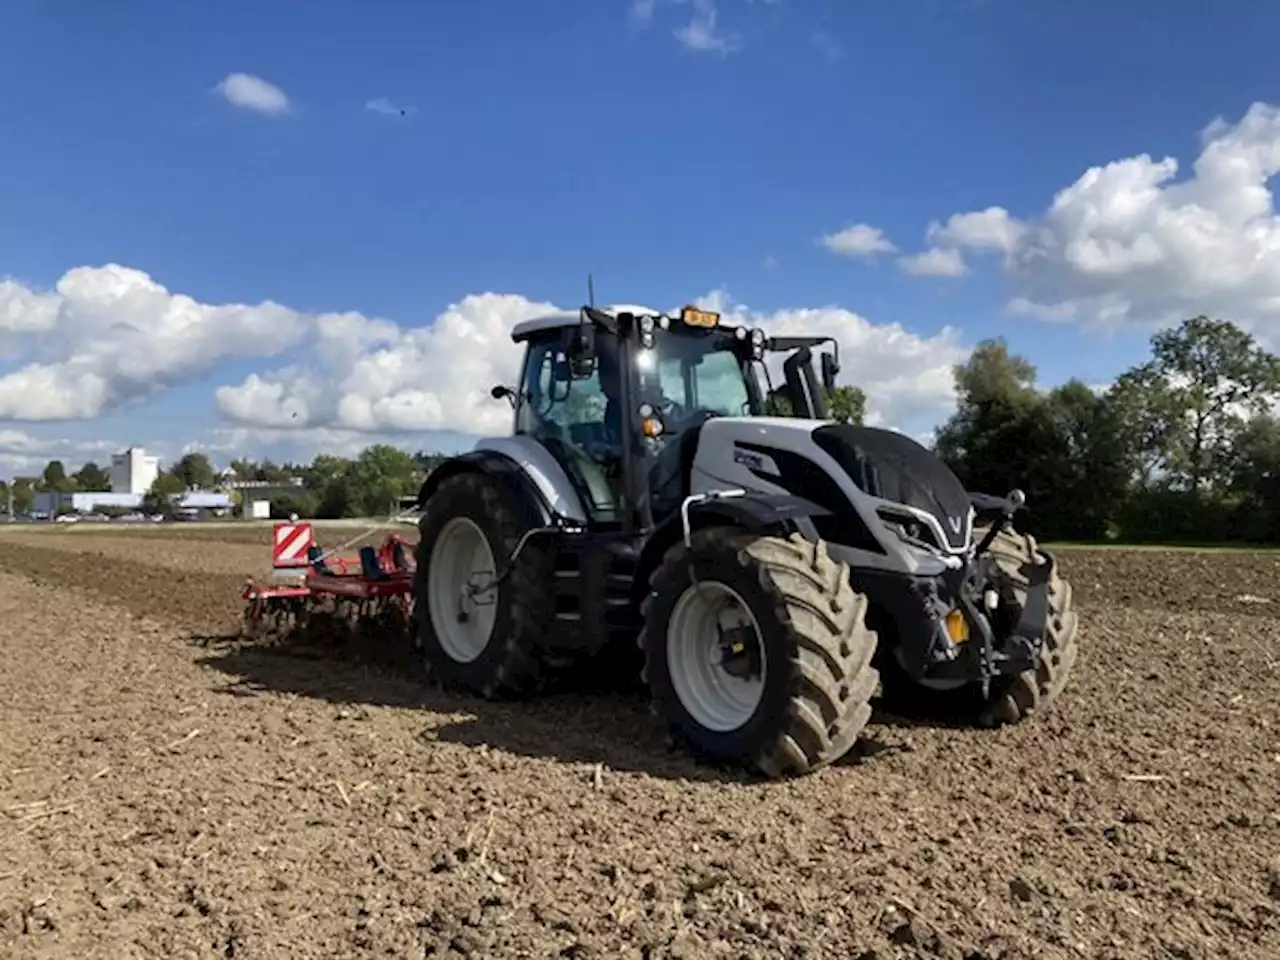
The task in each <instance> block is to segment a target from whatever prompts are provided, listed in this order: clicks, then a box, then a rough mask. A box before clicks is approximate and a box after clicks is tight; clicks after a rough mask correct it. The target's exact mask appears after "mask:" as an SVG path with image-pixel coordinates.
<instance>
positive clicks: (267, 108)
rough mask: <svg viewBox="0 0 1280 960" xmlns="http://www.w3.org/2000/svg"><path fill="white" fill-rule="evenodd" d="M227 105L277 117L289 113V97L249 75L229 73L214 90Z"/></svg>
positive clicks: (273, 85)
mask: <svg viewBox="0 0 1280 960" xmlns="http://www.w3.org/2000/svg"><path fill="white" fill-rule="evenodd" d="M214 89H215V90H216V91H217V92H218V93H220V94H221V95H222V96H223V97H224V98H226V100H227V102H228V103H231V104H234V105H235V106H237V107H242V108H244V109H245V110H253V111H254V112H256V113H262V114H266V115H267V116H269V117H278V116H280V115H282V114H285V113H288V112H289V97H288V95H287V94H286V93H285V92H284V91H283V90H281V89H280V88H279V87H277V86H276V85H275V84H274V83H269V82H267V81H266V80H263V79H262V78H261V77H255V76H254V75H253V74H250V73H229V74H227V75H226V76H225V77H223V78H222V80H221V81H220V82H219V83H218V85H217V86H216V87H215V88H214Z"/></svg>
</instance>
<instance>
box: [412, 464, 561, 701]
mask: <svg viewBox="0 0 1280 960" xmlns="http://www.w3.org/2000/svg"><path fill="white" fill-rule="evenodd" d="M506 498H507V494H506V493H505V492H503V491H500V490H499V489H498V488H497V486H496V485H495V484H494V483H493V482H492V481H491V480H490V479H489V478H488V477H486V476H484V475H483V474H479V473H464V474H459V475H457V476H453V477H450V478H448V479H447V480H445V481H444V482H443V483H441V484H440V486H439V488H438V489H437V490H436V492H435V493H434V494H433V495H432V497H431V499H430V500H429V501H428V502H427V504H426V506H425V508H424V510H423V516H422V519H421V520H420V521H419V523H418V528H419V531H420V540H419V545H418V570H417V574H416V577H415V585H416V589H417V591H418V593H417V600H416V602H415V604H414V608H415V609H414V614H415V619H416V620H417V635H418V645H419V646H420V647H421V648H422V653H423V656H424V658H425V660H426V663H427V666H428V668H430V669H431V670H433V671H434V672H435V673H436V675H437V676H439V677H440V678H441V680H443V681H444V682H445V683H447V684H450V685H455V686H460V687H463V688H465V689H468V690H471V691H474V692H475V693H479V694H480V695H481V696H484V697H489V698H494V697H500V696H512V695H517V694H523V693H528V692H531V691H533V690H536V689H537V688H538V687H539V686H540V685H541V683H542V680H543V674H544V672H545V671H544V663H543V657H542V653H541V649H540V647H539V644H538V641H539V639H540V638H542V637H543V636H545V635H546V633H547V632H548V631H549V629H550V627H551V621H552V618H553V615H554V602H553V599H552V579H551V578H552V568H551V562H550V558H549V557H548V556H547V554H546V552H545V550H544V549H543V548H542V547H540V546H539V545H538V544H536V543H533V542H530V543H528V544H526V545H525V548H524V550H523V551H521V554H520V557H519V558H518V559H517V561H516V564H515V567H514V568H513V569H512V570H511V572H510V573H509V574H508V575H507V576H506V577H505V578H504V579H503V580H502V581H501V582H496V581H497V577H498V576H499V575H500V574H501V573H502V568H503V565H504V564H506V562H507V560H508V558H509V557H510V556H511V555H512V553H513V552H514V551H515V548H516V546H517V544H518V543H519V540H520V536H521V534H522V533H523V531H522V529H521V527H520V524H519V522H518V520H517V519H516V514H515V512H514V511H513V510H512V509H511V505H510V504H509V503H508V502H507V499H506Z"/></svg>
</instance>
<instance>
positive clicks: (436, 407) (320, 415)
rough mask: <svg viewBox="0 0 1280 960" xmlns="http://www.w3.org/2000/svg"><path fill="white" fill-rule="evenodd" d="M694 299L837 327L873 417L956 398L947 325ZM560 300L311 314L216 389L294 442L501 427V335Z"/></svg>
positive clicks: (911, 415) (924, 416)
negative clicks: (286, 352) (411, 319)
mask: <svg viewBox="0 0 1280 960" xmlns="http://www.w3.org/2000/svg"><path fill="white" fill-rule="evenodd" d="M698 302H699V303H701V304H703V305H705V306H709V307H712V308H715V309H719V310H721V311H723V312H724V313H725V315H726V318H727V319H728V320H729V321H730V322H735V323H741V322H749V323H751V324H753V325H759V326H763V327H764V328H765V329H766V330H769V331H771V332H773V333H777V334H780V335H788V334H803V333H808V334H816V335H829V336H834V337H836V338H837V339H838V341H839V343H840V355H841V362H842V365H843V370H842V371H841V377H840V379H841V381H842V382H845V383H851V384H856V385H858V386H860V387H862V388H863V389H864V390H866V391H867V394H868V398H869V402H868V410H869V414H870V416H871V417H872V419H873V420H874V421H875V422H882V423H888V424H890V425H893V426H898V425H902V427H903V428H906V427H911V426H914V427H916V428H917V429H926V428H929V427H932V426H933V425H934V424H935V423H936V422H939V421H940V420H941V419H943V418H944V417H945V416H946V415H947V414H948V413H949V411H950V408H951V406H952V405H953V403H954V387H953V383H952V372H951V371H952V366H953V365H954V364H956V363H958V362H961V361H962V360H963V359H964V358H965V357H966V356H967V355H968V349H967V348H966V347H964V346H962V345H961V343H960V339H959V334H958V332H957V331H956V330H954V329H951V328H947V329H944V330H942V331H940V332H939V333H938V334H936V335H934V336H922V335H920V334H916V333H912V332H910V331H908V330H906V329H905V328H903V327H902V326H900V325H898V324H876V323H872V322H871V321H870V320H867V319H866V318H865V317H862V316H860V315H859V314H857V313H854V312H852V311H850V310H846V309H842V308H838V307H822V308H790V309H783V310H777V311H773V312H769V313H760V312H756V311H752V310H750V309H749V308H747V307H745V306H743V305H741V304H736V303H734V302H733V301H731V300H730V299H729V298H728V296H727V294H725V293H724V292H722V291H715V292H713V293H710V294H708V295H707V296H705V297H703V298H701V299H700V300H699V301H698ZM560 309H562V308H560V307H557V306H556V305H554V304H551V303H538V302H534V301H530V300H528V299H526V298H524V297H521V296H518V295H515V294H497V293H486V294H478V295H474V296H470V297H467V298H465V299H464V300H462V301H461V302H459V303H457V304H453V305H451V306H450V307H449V308H448V309H447V310H446V311H445V312H444V313H442V314H441V315H440V316H439V317H437V318H436V320H435V321H434V322H433V323H432V324H431V325H430V326H428V327H409V328H406V327H400V326H397V325H396V324H394V323H391V322H390V321H386V320H370V319H367V318H364V317H361V316H359V315H351V314H347V315H341V316H331V317H325V318H321V319H320V320H319V321H318V322H317V325H316V331H317V332H316V338H315V342H314V347H313V350H312V355H311V357H310V359H309V360H308V361H307V362H306V363H304V364H301V365H293V366H290V367H285V368H282V369H279V370H276V371H273V372H272V373H270V374H266V375H259V374H251V375H250V376H248V377H246V378H245V379H244V380H243V381H241V382H240V383H238V384H234V385H227V386H223V387H220V388H219V389H218V390H217V392H216V400H217V405H218V408H219V410H220V412H221V413H222V414H223V415H224V416H225V417H227V418H228V419H230V420H232V421H234V422H235V423H237V424H238V425H239V426H240V427H242V428H246V429H250V430H266V431H269V432H270V435H271V436H273V437H276V438H279V437H282V436H287V435H288V433H289V432H290V431H293V432H294V433H295V434H296V435H297V436H298V437H299V441H301V437H302V435H303V434H304V433H310V434H312V435H318V436H325V437H328V438H331V439H336V438H346V441H347V442H356V440H354V439H351V438H357V439H358V438H360V437H364V440H363V442H364V443H367V442H370V440H369V438H370V437H374V436H377V437H394V436H400V437H401V438H404V437H405V436H406V435H408V436H409V437H412V436H413V435H415V434H420V433H423V432H435V431H454V432H457V433H462V434H472V435H475V434H503V433H507V432H509V431H510V429H511V410H510V407H509V406H508V405H507V404H506V403H505V402H500V401H495V400H493V399H492V398H491V397H490V396H489V389H490V388H491V387H492V386H493V385H494V384H496V383H513V382H515V380H516V379H517V378H518V376H519V367H520V361H521V357H522V348H521V347H520V346H518V345H516V344H514V343H513V342H512V341H511V329H512V327H513V326H514V325H515V324H516V323H518V322H519V321H521V320H525V319H528V318H531V317H535V316H541V315H545V314H548V313H553V312H557V311H559V310H560ZM668 309H670V310H672V311H673V312H674V310H675V309H676V307H675V305H672V306H670V307H669V308H668ZM317 431H319V432H320V433H319V434H317V433H316V432H317ZM238 436H240V437H241V438H243V437H245V436H248V434H243V433H242V434H239V435H238ZM411 445H412V443H411Z"/></svg>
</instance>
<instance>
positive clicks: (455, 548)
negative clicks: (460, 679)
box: [427, 517, 498, 663]
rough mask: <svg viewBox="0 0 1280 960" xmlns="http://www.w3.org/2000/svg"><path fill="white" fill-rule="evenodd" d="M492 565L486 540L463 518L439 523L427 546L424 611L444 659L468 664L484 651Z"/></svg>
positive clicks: (489, 627)
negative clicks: (445, 655)
mask: <svg viewBox="0 0 1280 960" xmlns="http://www.w3.org/2000/svg"><path fill="white" fill-rule="evenodd" d="M496 569H497V564H496V563H494V560H493V551H492V550H490V549H489V541H488V540H487V539H486V538H485V535H484V531H482V530H481V529H480V528H479V527H478V526H476V524H475V523H474V522H473V521H471V520H469V519H467V518H466V517H454V518H453V519H452V520H450V521H449V522H448V523H446V524H445V525H444V529H442V530H441V531H440V534H439V536H437V537H436V542H435V543H434V544H433V545H432V547H431V568H430V570H429V571H428V573H427V601H428V603H427V610H428V615H429V616H430V617H431V626H432V627H434V628H435V634H436V637H437V638H438V639H439V641H440V646H441V647H443V648H444V652H445V653H446V654H448V656H449V658H450V659H452V660H456V661H457V662H459V663H470V662H471V661H472V660H475V659H476V658H477V657H478V656H480V654H482V653H484V649H485V647H487V646H488V645H489V637H490V635H491V634H492V633H493V622H494V619H495V617H496V616H497V611H498V588H497V587H496V586H495V585H493V578H494V575H495V572H496Z"/></svg>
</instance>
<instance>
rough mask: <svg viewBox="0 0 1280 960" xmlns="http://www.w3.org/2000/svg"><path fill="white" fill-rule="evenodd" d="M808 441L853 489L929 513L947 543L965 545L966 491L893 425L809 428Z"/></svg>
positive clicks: (967, 522) (923, 449)
mask: <svg viewBox="0 0 1280 960" xmlns="http://www.w3.org/2000/svg"><path fill="white" fill-rule="evenodd" d="M813 441H814V443H816V444H817V445H818V446H819V447H821V448H822V449H823V450H824V451H825V452H826V453H827V454H828V455H829V456H830V457H831V458H832V459H833V460H835V461H836V463H838V464H840V466H841V467H842V468H843V469H844V471H845V472H846V473H847V474H848V475H849V477H850V478H851V479H852V480H853V482H854V483H855V484H856V485H857V486H858V489H860V490H862V491H864V492H865V493H869V494H870V495H871V496H873V497H881V498H883V499H885V500H891V501H893V502H894V503H901V504H905V505H907V506H910V507H915V508H916V509H918V510H923V511H924V512H926V513H929V514H932V515H933V516H934V517H936V518H937V520H938V523H939V524H940V525H941V526H942V531H943V533H944V534H945V535H946V538H947V542H948V543H949V544H950V545H951V547H953V548H955V549H960V548H963V547H964V546H966V545H967V542H968V539H969V537H970V535H971V531H970V529H969V494H968V492H967V491H966V490H965V488H964V485H963V484H962V483H961V482H960V480H959V478H957V477H956V475H955V474H954V473H952V472H951V469H950V468H949V467H948V466H947V465H946V464H945V463H943V462H942V461H941V460H939V459H938V458H937V457H936V456H934V455H933V454H932V453H930V452H929V450H927V449H926V448H925V447H923V446H922V445H921V444H919V443H917V442H916V441H914V440H912V439H911V438H910V437H908V436H905V435H903V434H901V433H898V432H897V431H894V430H885V429H882V428H880V427H855V426H850V425H849V424H843V423H837V424H826V425H824V426H821V427H816V428H814V431H813Z"/></svg>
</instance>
